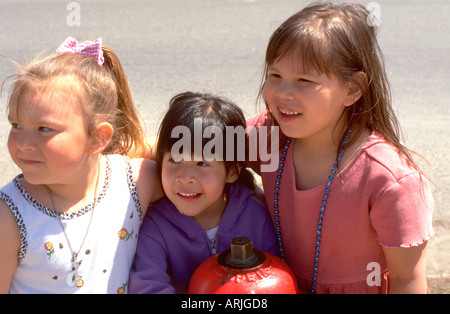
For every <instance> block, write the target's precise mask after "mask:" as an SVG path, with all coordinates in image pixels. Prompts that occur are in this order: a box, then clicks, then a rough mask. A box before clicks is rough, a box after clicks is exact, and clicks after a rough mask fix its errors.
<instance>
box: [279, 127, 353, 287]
mask: <svg viewBox="0 0 450 314" xmlns="http://www.w3.org/2000/svg"><path fill="white" fill-rule="evenodd" d="M351 132H352V130H348V132H347V135H346V136H345V139H344V141H343V142H342V146H341V147H340V150H339V153H338V156H337V159H336V162H335V163H334V164H333V168H332V169H331V174H330V175H329V176H328V181H327V183H326V187H325V193H324V194H323V200H322V202H321V204H320V213H319V219H318V224H317V236H316V246H315V250H316V251H315V253H314V267H313V272H312V273H313V276H312V285H311V291H310V293H311V294H314V292H315V290H316V279H317V273H318V271H319V254H320V243H321V240H322V227H323V217H324V214H325V209H326V205H327V200H328V194H329V192H330V188H331V183H332V181H333V178H334V176H335V174H336V171H337V168H338V165H339V162H340V161H341V159H342V156H343V155H344V150H345V146H346V145H347V143H348V139H349V138H350V133H351ZM291 142H292V139H291V138H289V137H288V138H287V139H286V143H285V144H284V147H283V150H282V152H281V157H280V165H279V167H278V174H277V177H276V181H275V193H274V199H273V202H274V204H273V209H274V211H273V213H274V219H275V232H276V238H277V241H278V249H279V251H280V257H281V259H282V260H283V261H286V254H285V253H284V249H283V239H282V237H281V226H280V216H279V213H280V211H279V206H278V197H279V195H280V183H281V178H282V173H283V167H284V162H285V161H286V154H287V150H288V148H289V144H291Z"/></svg>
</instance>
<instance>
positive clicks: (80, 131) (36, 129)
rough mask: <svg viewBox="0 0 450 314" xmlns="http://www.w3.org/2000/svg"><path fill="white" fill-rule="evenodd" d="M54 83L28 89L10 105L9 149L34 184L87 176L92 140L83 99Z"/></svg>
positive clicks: (17, 163)
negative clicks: (84, 117)
mask: <svg viewBox="0 0 450 314" xmlns="http://www.w3.org/2000/svg"><path fill="white" fill-rule="evenodd" d="M55 84H57V83H55ZM49 85H50V84H49ZM52 86H53V87H56V88H45V87H43V88H38V89H36V90H34V91H28V92H27V93H26V94H25V95H24V96H23V97H22V99H21V102H20V105H18V104H17V103H15V104H12V105H11V106H10V108H9V115H8V119H9V122H10V124H11V131H10V133H9V138H8V149H9V152H10V155H11V157H12V159H13V161H14V162H15V163H16V165H17V166H18V167H19V168H20V169H21V170H22V172H23V174H24V177H25V180H27V182H29V183H31V184H47V185H48V184H66V183H69V182H73V181H74V180H76V178H77V177H79V176H83V175H86V174H85V171H86V170H85V169H86V163H87V161H88V158H89V149H90V143H91V141H90V137H89V135H88V132H87V128H86V125H85V121H84V119H83V115H82V113H81V112H80V111H79V110H78V108H79V104H78V101H79V98H78V97H76V96H75V93H76V92H74V91H73V90H70V91H69V89H68V88H64V87H61V88H59V87H58V86H55V85H52Z"/></svg>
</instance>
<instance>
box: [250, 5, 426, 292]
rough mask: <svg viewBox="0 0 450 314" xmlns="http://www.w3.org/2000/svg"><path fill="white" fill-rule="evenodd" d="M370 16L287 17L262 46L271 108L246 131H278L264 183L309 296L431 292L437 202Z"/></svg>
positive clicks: (349, 9) (323, 8)
mask: <svg viewBox="0 0 450 314" xmlns="http://www.w3.org/2000/svg"><path fill="white" fill-rule="evenodd" d="M368 17H369V14H368V12H367V10H366V9H365V8H364V7H363V6H362V5H359V4H333V3H326V2H321V3H319V4H312V5H310V6H308V7H306V8H305V9H303V10H302V11H300V12H298V13H296V14H295V15H293V16H291V17H290V18H288V19H287V20H286V21H285V22H284V23H283V24H282V25H281V26H280V27H279V28H278V29H277V30H276V31H275V32H274V33H273V34H272V36H271V38H270V40H269V44H268V47H267V52H266V71H265V77H264V81H263V84H262V87H261V93H260V95H261V96H262V97H263V98H264V100H265V103H266V105H267V110H265V111H264V112H262V113H261V114H260V115H258V116H256V117H254V118H252V119H250V120H249V121H247V123H248V124H249V125H250V126H256V127H260V126H262V125H266V126H269V125H270V126H271V125H275V126H276V127H279V128H280V130H281V131H282V132H281V133H282V136H281V138H280V139H278V138H272V140H280V146H279V147H280V149H279V151H277V152H276V153H277V154H279V155H278V156H280V157H279V165H278V169H277V171H275V172H261V175H262V181H263V185H264V190H265V193H266V200H267V203H268V206H269V209H271V212H272V219H273V221H274V223H275V226H276V229H277V230H276V232H277V236H278V245H279V249H280V252H281V255H282V257H283V259H285V261H286V262H287V263H288V264H289V266H291V268H292V269H293V270H294V272H295V274H296V277H297V280H298V284H299V287H300V288H301V289H302V290H304V291H307V292H311V293H388V292H389V293H425V292H427V283H426V277H425V266H426V245H427V241H428V239H429V238H430V237H431V236H432V234H433V232H434V231H433V227H432V223H431V222H432V211H433V198H432V196H431V192H430V187H429V183H428V181H427V179H426V178H425V177H424V176H423V174H422V173H421V172H420V170H419V169H418V167H417V165H416V164H415V162H414V160H413V159H412V158H411V152H410V151H409V150H408V149H407V148H406V147H405V146H403V145H402V144H401V143H400V139H399V126H398V121H397V119H396V117H395V115H394V111H393V109H392V103H391V96H390V90H389V84H388V79H387V76H386V72H385V69H384V64H383V60H382V54H381V51H380V49H379V46H378V44H377V37H376V36H377V35H376V29H375V28H374V27H372V26H370V25H369V24H368V22H367V21H368ZM370 24H374V23H370ZM269 147H270V146H269ZM252 167H253V168H254V169H255V170H257V171H259V170H260V163H253V164H252Z"/></svg>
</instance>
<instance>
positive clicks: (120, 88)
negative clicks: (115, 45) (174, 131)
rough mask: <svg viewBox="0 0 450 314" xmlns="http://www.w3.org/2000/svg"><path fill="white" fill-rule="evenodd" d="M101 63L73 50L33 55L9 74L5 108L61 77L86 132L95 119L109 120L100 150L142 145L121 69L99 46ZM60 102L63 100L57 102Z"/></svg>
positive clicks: (112, 151)
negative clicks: (108, 133) (109, 134)
mask: <svg viewBox="0 0 450 314" xmlns="http://www.w3.org/2000/svg"><path fill="white" fill-rule="evenodd" d="M102 50H103V56H104V59H105V61H104V64H103V66H100V65H99V64H97V62H96V61H95V60H93V59H91V58H89V57H84V56H81V55H79V54H74V53H67V52H66V53H54V54H52V55H50V56H48V57H45V58H37V59H35V60H33V61H31V62H30V63H29V64H28V65H26V66H25V67H20V68H19V73H18V74H16V75H13V76H12V78H13V79H14V81H13V85H12V87H11V92H10V95H9V100H8V107H7V108H8V110H10V108H13V107H15V108H16V109H17V110H18V108H19V106H20V104H21V101H22V98H23V97H24V95H25V94H27V93H33V92H36V91H37V90H38V89H40V88H43V87H45V88H52V86H50V85H51V82H52V81H53V80H54V79H58V80H60V81H61V80H62V81H63V83H64V87H65V89H66V90H64V91H62V92H70V93H71V95H72V97H75V98H77V99H78V103H79V109H80V110H81V111H82V113H83V115H84V117H85V123H86V128H87V131H88V134H89V135H90V136H93V135H95V134H94V130H95V126H96V124H97V123H99V122H109V123H111V125H112V126H113V128H114V135H113V137H112V139H111V141H110V143H109V145H108V147H107V148H106V149H105V150H104V151H103V153H104V154H123V155H126V154H128V153H131V152H136V151H141V150H144V148H145V145H146V144H145V130H144V127H143V123H142V121H141V118H140V115H139V113H138V111H137V109H136V107H135V105H134V102H133V99H132V96H131V91H130V86H129V83H128V80H127V77H126V75H125V71H124V70H123V67H122V65H121V63H120V61H119V58H118V57H117V55H116V54H115V53H114V52H113V51H112V50H111V49H110V48H108V47H106V46H102ZM61 105H63V104H61Z"/></svg>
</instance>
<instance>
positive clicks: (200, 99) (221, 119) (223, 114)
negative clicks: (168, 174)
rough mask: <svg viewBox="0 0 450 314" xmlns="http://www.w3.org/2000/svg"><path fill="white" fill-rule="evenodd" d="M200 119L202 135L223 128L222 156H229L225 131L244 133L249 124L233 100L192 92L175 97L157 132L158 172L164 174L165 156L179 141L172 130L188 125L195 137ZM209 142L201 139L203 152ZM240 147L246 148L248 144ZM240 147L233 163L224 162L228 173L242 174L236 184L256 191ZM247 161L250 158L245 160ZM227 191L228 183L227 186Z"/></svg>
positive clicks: (229, 161)
mask: <svg viewBox="0 0 450 314" xmlns="http://www.w3.org/2000/svg"><path fill="white" fill-rule="evenodd" d="M196 118H200V119H201V121H202V129H201V132H202V134H203V131H204V130H205V128H207V127H209V126H214V127H218V128H220V130H221V132H222V134H223V136H222V139H223V142H222V143H221V144H222V147H223V152H222V153H223V156H227V147H228V145H227V143H226V136H225V133H226V128H227V127H239V126H241V127H242V128H243V129H244V130H245V128H246V121H245V117H244V114H243V113H242V110H241V109H240V108H239V107H238V106H237V105H236V104H235V103H234V102H232V101H230V100H229V99H226V98H224V97H219V96H216V95H211V94H208V93H193V92H185V93H181V94H178V95H175V96H174V97H173V98H172V99H171V100H170V104H169V110H168V111H167V113H166V114H165V116H164V118H163V120H162V122H161V124H160V127H159V130H158V143H157V146H156V162H157V164H158V168H159V173H161V165H162V160H163V156H164V154H165V153H166V152H170V151H171V150H172V146H173V145H174V144H175V143H176V142H177V141H179V138H177V137H172V130H173V129H174V128H176V127H179V126H185V127H187V128H188V130H189V132H190V134H195V133H196V130H195V122H194V121H195V120H194V119H196ZM244 140H245V141H247V137H246V136H244ZM209 141H210V139H209V138H205V137H203V136H202V149H203V148H204V146H205V145H206V143H208V142H209ZM236 143H238V140H236V138H234V144H235V145H236ZM243 144H244V147H241V148H243V149H245V147H247V146H248V145H245V143H243ZM190 146H191V150H192V151H191V152H190V153H193V152H194V136H191V145H190ZM238 149H239V147H234V149H233V154H234V155H233V156H232V157H233V158H231V160H228V158H226V159H227V160H225V158H223V159H224V164H225V170H226V173H227V174H229V173H230V171H235V172H236V173H237V174H239V176H238V179H237V182H239V183H241V184H243V185H245V186H247V187H248V188H249V189H251V190H254V189H255V180H254V177H253V175H252V174H251V172H249V170H247V169H246V167H245V160H239V158H238ZM246 158H247V155H246V156H245V158H244V159H246ZM225 188H226V189H227V188H228V184H227V185H226V186H225Z"/></svg>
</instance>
